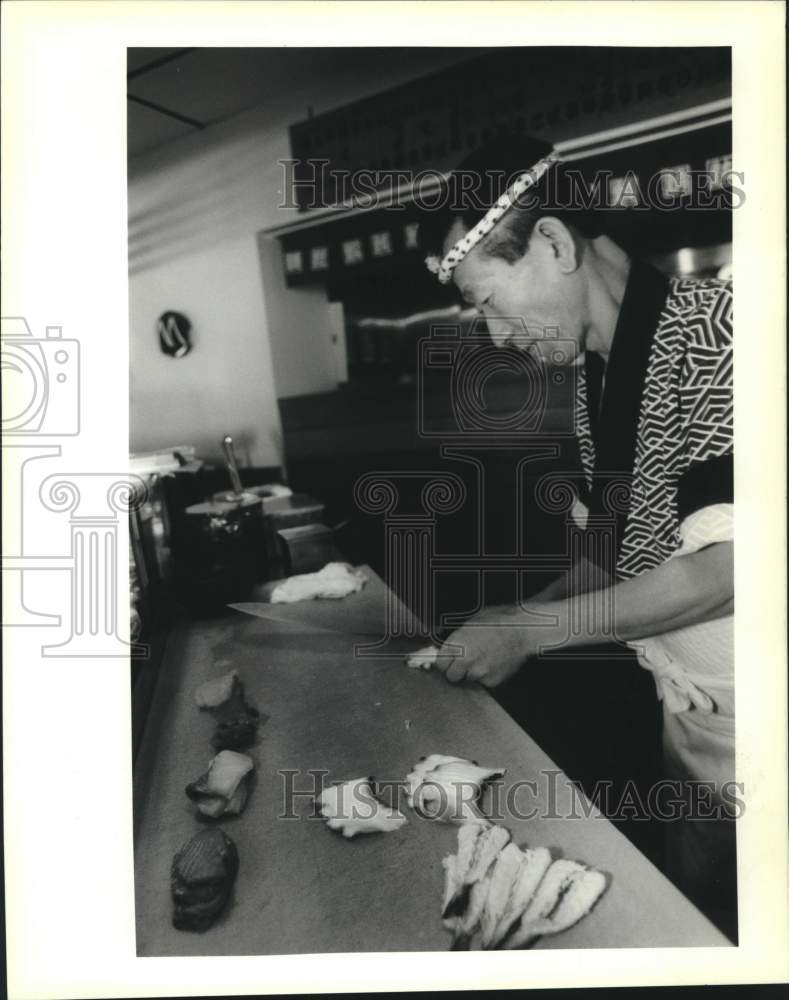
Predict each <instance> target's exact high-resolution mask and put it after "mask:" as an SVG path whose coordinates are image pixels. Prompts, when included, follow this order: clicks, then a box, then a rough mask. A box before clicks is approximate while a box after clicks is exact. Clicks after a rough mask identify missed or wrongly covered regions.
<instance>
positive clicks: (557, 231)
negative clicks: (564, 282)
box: [534, 215, 580, 274]
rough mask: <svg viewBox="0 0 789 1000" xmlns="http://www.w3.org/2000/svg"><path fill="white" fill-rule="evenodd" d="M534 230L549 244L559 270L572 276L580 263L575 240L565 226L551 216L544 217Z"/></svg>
mask: <svg viewBox="0 0 789 1000" xmlns="http://www.w3.org/2000/svg"><path fill="white" fill-rule="evenodd" d="M534 228H535V230H536V231H537V232H538V233H539V235H540V236H541V237H542V239H543V240H545V241H546V242H547V243H548V244H549V246H550V249H551V252H552V253H553V256H554V257H555V258H556V262H557V263H558V265H559V268H560V270H561V271H563V272H564V273H565V274H572V272H573V271H575V270H576V269H577V268H578V265H579V263H580V261H579V258H578V248H577V247H576V245H575V238H574V237H573V234H572V233H571V232H570V230H569V229H568V228H567V226H565V224H564V223H563V222H561V221H560V220H559V219H556V218H554V217H553V216H552V215H546V216H545V218H542V219H540V220H539V221H538V223H537V225H536V226H535V227H534Z"/></svg>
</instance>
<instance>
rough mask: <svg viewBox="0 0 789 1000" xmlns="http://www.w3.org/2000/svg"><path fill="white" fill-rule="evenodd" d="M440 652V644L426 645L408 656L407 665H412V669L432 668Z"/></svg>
mask: <svg viewBox="0 0 789 1000" xmlns="http://www.w3.org/2000/svg"><path fill="white" fill-rule="evenodd" d="M438 653H439V649H438V646H424V647H423V648H422V649H418V650H417V651H416V652H415V653H411V655H410V656H408V657H406V661H405V662H406V666H408V667H411V669H412V670H430V668H431V667H434V666H435V665H436V660H437V659H438Z"/></svg>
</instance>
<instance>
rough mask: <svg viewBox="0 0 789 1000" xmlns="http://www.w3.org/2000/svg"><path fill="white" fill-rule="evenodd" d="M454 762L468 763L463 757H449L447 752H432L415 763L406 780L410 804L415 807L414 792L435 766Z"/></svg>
mask: <svg viewBox="0 0 789 1000" xmlns="http://www.w3.org/2000/svg"><path fill="white" fill-rule="evenodd" d="M452 763H461V764H462V763H466V761H465V758H463V757H447V756H446V755H445V754H440V753H432V754H430V756H429V757H425V758H424V759H423V760H420V761H418V762H417V763H416V764H414V768H413V770H412V771H409V772H408V774H407V775H406V776H405V780H406V797H407V799H408V804H409V806H411V808H413V806H414V794H415V793H416V790H417V788H419V786H420V785H421V784H422V782H423V781H424V780H425V775H426V774H427V773H428V772H429V771H432V770H433V769H434V768H436V767H438V766H439V764H452Z"/></svg>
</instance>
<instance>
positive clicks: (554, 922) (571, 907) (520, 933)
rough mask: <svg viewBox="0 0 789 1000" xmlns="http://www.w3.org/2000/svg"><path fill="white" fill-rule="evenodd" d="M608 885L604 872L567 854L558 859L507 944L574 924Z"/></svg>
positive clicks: (517, 944)
mask: <svg viewBox="0 0 789 1000" xmlns="http://www.w3.org/2000/svg"><path fill="white" fill-rule="evenodd" d="M605 887H606V879H605V876H604V875H603V874H602V872H598V871H593V870H591V869H588V868H585V867H584V866H583V865H581V864H579V863H578V862H577V861H570V860H567V859H564V858H563V859H561V860H559V861H554V862H553V864H552V865H551V866H550V867H549V868H548V871H547V872H546V873H545V876H544V878H543V880H542V882H541V883H540V885H539V886H538V888H537V891H536V892H535V894H534V896H533V897H532V901H531V903H529V905H528V906H527V907H526V909H525V910H524V912H523V915H522V916H521V919H520V922H519V923H517V924H516V925H515V927H514V928H513V930H512V932H511V933H510V934H509V935H508V937H507V938H506V940H505V941H504V947H505V948H507V949H514V948H522V947H524V946H525V945H527V944H529V943H530V942H531V941H533V940H534V939H535V938H537V937H540V936H542V935H545V934H557V933H559V932H560V931H563V930H566V929H567V928H568V927H572V925H573V924H575V923H577V922H578V921H579V920H580V919H581V918H582V917H584V916H585V915H586V914H587V913H588V912H589V911H590V910H591V908H592V907H593V906H594V904H595V903H596V902H597V900H598V899H599V898H600V896H601V895H602V894H603V892H604V891H605Z"/></svg>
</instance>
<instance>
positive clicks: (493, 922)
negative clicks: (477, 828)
mask: <svg viewBox="0 0 789 1000" xmlns="http://www.w3.org/2000/svg"><path fill="white" fill-rule="evenodd" d="M523 860H524V855H523V851H521V849H520V848H519V847H518V846H517V844H513V843H509V844H507V845H506V847H504V848H503V849H502V851H501V853H500V854H499V856H498V857H497V858H496V861H495V863H494V865H493V867H492V869H491V870H490V872H489V873H488V875H487V876H486V879H487V881H488V891H487V896H486V898H485V904H484V906H483V908H482V915H481V916H480V939H481V944H482V947H483V948H489V947H490V945H491V944H492V942H493V939H494V934H495V931H496V927H497V926H498V923H499V921H500V920H501V918H502V917H503V916H504V912H505V910H506V908H507V903H508V902H509V900H510V896H511V895H512V891H513V889H514V888H515V883H516V881H517V878H518V874H519V872H520V870H521V865H522V863H523Z"/></svg>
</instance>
